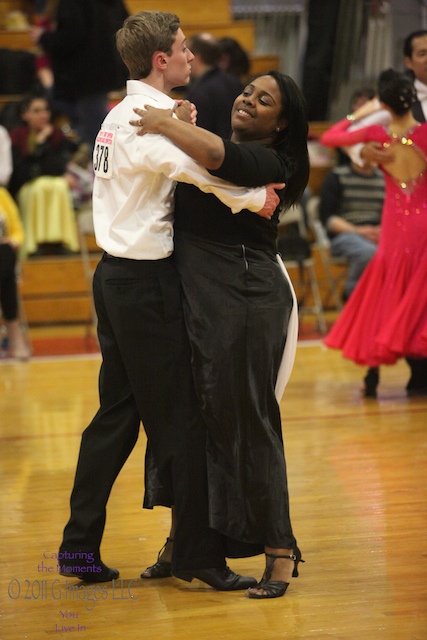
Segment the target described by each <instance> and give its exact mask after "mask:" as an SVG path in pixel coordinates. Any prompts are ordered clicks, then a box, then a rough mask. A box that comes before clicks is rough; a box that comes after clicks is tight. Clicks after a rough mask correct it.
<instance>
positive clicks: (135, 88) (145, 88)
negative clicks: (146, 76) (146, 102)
mask: <svg viewBox="0 0 427 640" xmlns="http://www.w3.org/2000/svg"><path fill="white" fill-rule="evenodd" d="M126 92H127V95H128V96H131V95H143V96H147V97H149V98H151V99H152V100H155V101H156V102H158V103H159V106H161V107H162V108H164V109H170V108H171V107H173V105H174V104H175V100H173V98H170V97H169V96H168V95H166V94H165V93H163V92H162V91H159V90H158V89H155V88H154V87H152V86H151V85H149V84H147V83H146V82H144V81H143V80H128V81H127V82H126Z"/></svg>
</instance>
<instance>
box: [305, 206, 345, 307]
mask: <svg viewBox="0 0 427 640" xmlns="http://www.w3.org/2000/svg"><path fill="white" fill-rule="evenodd" d="M319 204H320V197H319V196H312V197H311V198H310V199H309V200H308V201H307V205H306V210H307V218H308V225H309V228H310V230H311V232H312V233H313V238H314V241H315V246H316V247H317V248H318V250H319V253H320V258H321V260H322V263H323V267H324V269H325V273H326V278H327V281H328V287H329V293H330V295H331V296H332V298H333V301H334V305H335V308H336V309H337V311H341V309H342V307H343V304H342V299H341V295H340V291H341V290H342V286H343V284H344V281H345V278H346V275H347V268H348V262H347V260H346V258H338V257H334V256H332V255H331V243H330V240H329V237H328V234H327V232H326V229H325V227H324V225H323V224H322V222H321V220H320V217H319ZM334 267H336V268H335V269H334Z"/></svg>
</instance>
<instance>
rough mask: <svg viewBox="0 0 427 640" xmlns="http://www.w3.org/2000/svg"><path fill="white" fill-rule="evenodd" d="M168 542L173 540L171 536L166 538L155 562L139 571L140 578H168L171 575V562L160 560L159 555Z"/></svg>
mask: <svg viewBox="0 0 427 640" xmlns="http://www.w3.org/2000/svg"><path fill="white" fill-rule="evenodd" d="M168 542H173V538H166V542H165V544H164V545H163V547H162V548H161V549H160V551H159V553H158V555H157V562H155V563H154V564H152V565H151V567H147V568H146V569H145V571H143V572H142V573H141V578H144V579H149V578H170V577H171V576H172V563H171V562H167V561H166V560H162V559H161V557H160V556H161V555H162V553H163V552H164V550H165V549H166V545H167V544H168ZM147 572H149V573H147Z"/></svg>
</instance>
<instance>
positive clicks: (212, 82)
mask: <svg viewBox="0 0 427 640" xmlns="http://www.w3.org/2000/svg"><path fill="white" fill-rule="evenodd" d="M188 47H189V49H190V50H191V52H192V53H193V55H194V59H193V60H192V61H191V82H190V84H189V86H188V89H187V92H186V97H187V99H188V100H190V102H193V103H194V104H195V105H196V108H197V124H198V126H199V127H203V128H204V129H208V130H209V131H211V132H212V133H216V134H217V135H218V136H220V137H221V138H229V137H230V135H231V125H230V113H231V108H232V106H233V103H234V100H235V99H236V98H237V96H238V95H239V94H240V93H241V91H242V88H243V87H242V83H241V82H240V80H239V79H238V78H237V77H236V76H234V75H231V74H230V73H227V71H224V70H223V69H220V67H219V66H218V64H219V60H220V55H221V51H220V48H219V45H218V41H217V39H216V38H215V36H213V35H212V34H210V33H197V34H195V35H194V36H192V37H191V38H190V39H189V42H188ZM212 96H215V98H214V99H213V98H212Z"/></svg>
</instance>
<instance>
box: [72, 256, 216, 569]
mask: <svg viewBox="0 0 427 640" xmlns="http://www.w3.org/2000/svg"><path fill="white" fill-rule="evenodd" d="M94 300H95V306H96V311H97V315H98V336H99V343H100V347H101V352H102V359H103V360H102V365H101V370H100V376H99V395H100V407H99V410H98V412H97V413H96V415H95V417H94V418H93V420H92V422H91V423H90V425H89V426H88V427H87V429H86V430H85V431H84V432H83V435H82V441H81V448H80V454H79V459H78V464H77V470H76V476H75V482H74V488H73V491H72V494H71V501H70V502H71V517H70V520H69V522H68V523H67V525H66V527H65V530H64V538H63V542H62V545H61V549H69V550H86V551H99V546H100V544H101V538H102V535H103V531H104V526H105V520H106V503H107V500H108V497H109V494H110V491H111V488H112V486H113V483H114V481H115V479H116V477H117V475H118V473H119V471H120V469H121V468H122V466H123V465H124V463H125V461H126V459H127V458H128V456H129V454H130V453H131V451H132V449H133V447H134V446H135V443H136V441H137V438H138V433H139V425H140V422H141V421H142V423H143V426H144V429H145V431H146V434H147V436H148V438H149V442H150V448H151V452H152V455H153V458H154V461H155V463H156V466H157V469H158V473H159V478H160V480H161V482H162V485H163V487H164V488H165V490H166V491H167V492H168V494H169V496H170V499H171V503H172V504H173V505H174V507H175V512H176V517H177V531H176V534H175V537H174V555H173V559H172V563H173V569H175V570H176V569H198V568H209V567H221V566H224V564H225V560H224V541H223V537H222V536H221V535H220V534H219V533H217V532H215V531H213V530H212V529H210V528H209V526H208V501H207V495H208V494H207V473H206V453H205V451H206V430H205V425H204V423H203V420H202V417H201V413H200V409H199V406H198V402H197V398H196V395H195V391H194V385H193V378H192V373H191V366H190V347H189V343H188V337H187V333H186V330H185V325H184V319H183V311H182V300H181V286H180V280H179V276H178V273H177V271H176V268H175V266H174V264H173V262H172V260H171V259H170V258H166V259H163V260H128V259H123V258H114V257H111V256H109V255H108V254H104V256H103V258H102V260H101V262H100V263H99V265H98V266H97V269H96V272H95V276H94Z"/></svg>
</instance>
